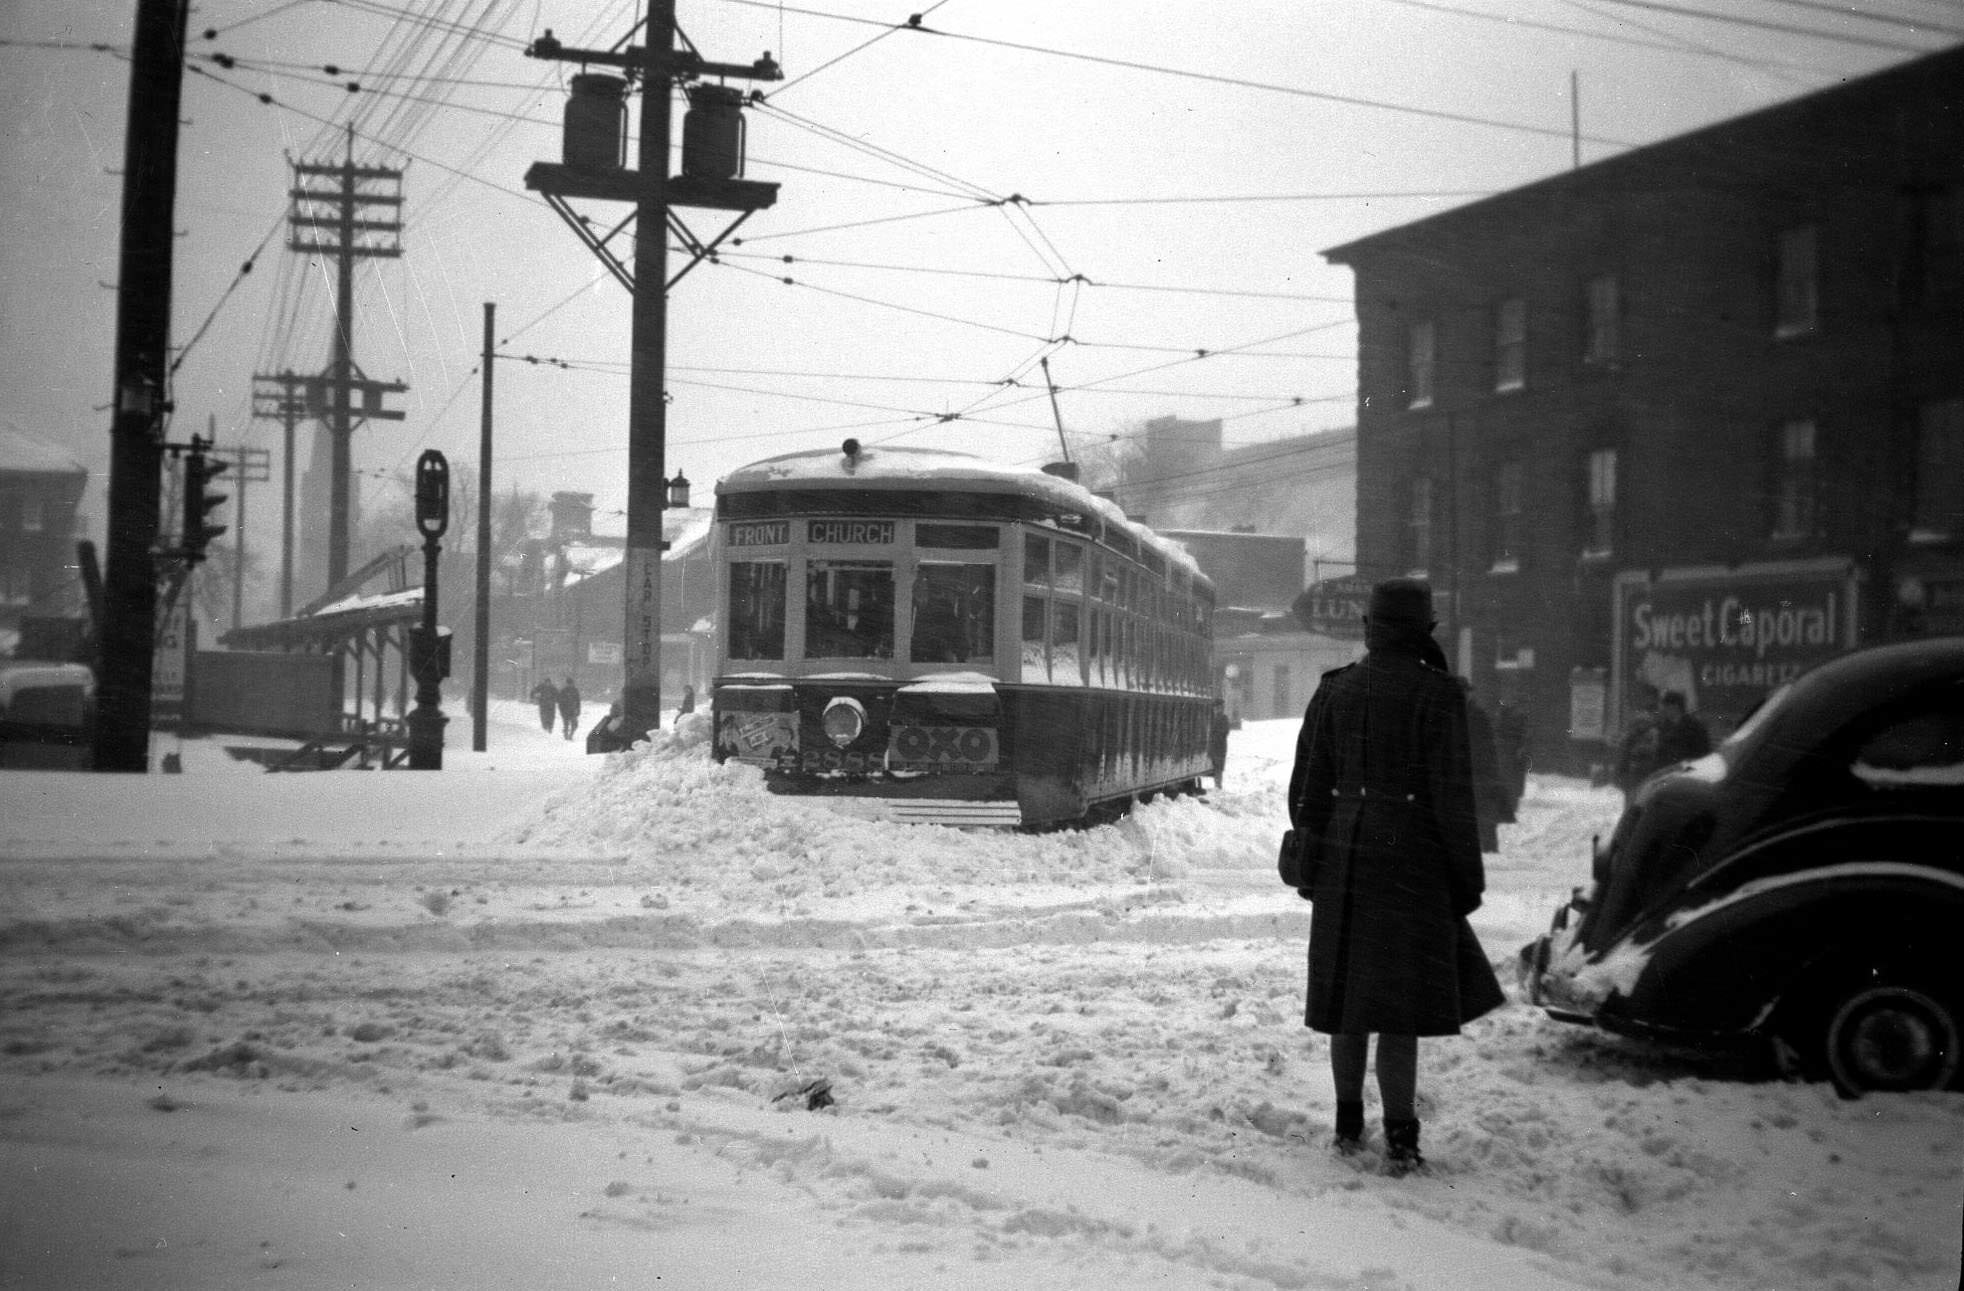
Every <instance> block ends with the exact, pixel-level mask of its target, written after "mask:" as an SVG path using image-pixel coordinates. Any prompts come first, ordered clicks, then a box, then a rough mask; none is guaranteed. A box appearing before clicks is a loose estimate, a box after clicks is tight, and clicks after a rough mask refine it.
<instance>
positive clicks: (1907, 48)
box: [1601, 0, 1964, 54]
mask: <svg viewBox="0 0 1964 1291" xmlns="http://www.w3.org/2000/svg"><path fill="white" fill-rule="evenodd" d="M1601 3H1603V4H1613V5H1622V6H1625V7H1626V8H1631V9H1646V10H1649V11H1651V12H1652V13H1668V14H1674V15H1676V16H1677V17H1680V18H1695V19H1698V20H1699V21H1701V22H1715V23H1723V24H1727V25H1730V26H1735V27H1747V28H1750V29H1752V30H1754V31H1771V32H1777V33H1779V34H1780V35H1783V36H1804V37H1810V38H1812V39H1814V40H1825V41H1831V42H1834V43H1836V44H1843V45H1859V46H1861V47H1863V48H1866V49H1886V50H1890V51H1891V52H1894V53H1898V54H1928V53H1931V52H1933V51H1932V49H1931V48H1929V47H1927V46H1923V45H1906V44H1904V43H1903V42H1901V41H1898V40H1883V39H1881V38H1880V37H1869V36H1850V35H1843V34H1841V33H1839V32H1832V31H1822V30H1821V29H1820V28H1818V27H1801V26H1797V25H1795V24H1793V23H1786V22H1772V21H1770V20H1767V19H1762V18H1750V17H1747V16H1746V15H1744V14H1737V13H1719V12H1716V11H1714V10H1711V9H1696V8H1693V7H1692V6H1690V5H1677V4H1665V3H1662V0H1601ZM1954 34H1964V33H1954Z"/></svg>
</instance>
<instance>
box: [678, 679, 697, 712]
mask: <svg viewBox="0 0 1964 1291" xmlns="http://www.w3.org/2000/svg"><path fill="white" fill-rule="evenodd" d="M695 711H696V688H695V687H694V686H684V687H682V702H681V703H680V704H678V705H676V707H675V715H676V716H677V717H680V716H682V714H684V713H693V712H695Z"/></svg>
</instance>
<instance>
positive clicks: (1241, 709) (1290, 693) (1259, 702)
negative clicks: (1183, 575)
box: [1157, 529, 1363, 721]
mask: <svg viewBox="0 0 1964 1291" xmlns="http://www.w3.org/2000/svg"><path fill="white" fill-rule="evenodd" d="M1157 532H1159V533H1160V535H1161V536H1163V537H1166V538H1171V539H1172V540H1173V541H1175V542H1177V543H1179V544H1180V545H1181V546H1183V547H1185V548H1186V549H1187V551H1188V552H1189V553H1191V554H1192V556H1193V558H1194V561H1195V563H1197V564H1198V565H1199V566H1200V568H1201V571H1202V572H1203V573H1205V574H1206V575H1207V576H1208V577H1209V578H1211V579H1213V580H1214V593H1215V610H1214V675H1215V677H1216V678H1217V684H1218V686H1219V687H1220V692H1219V693H1220V695H1221V697H1222V698H1224V699H1226V700H1227V704H1228V711H1229V712H1230V713H1232V714H1233V715H1235V716H1236V717H1239V718H1241V719H1242V720H1243V721H1264V720H1267V719H1270V718H1295V717H1301V716H1302V713H1303V709H1304V708H1305V707H1307V706H1308V704H1309V697H1310V695H1312V694H1313V693H1315V690H1316V683H1317V680H1318V679H1319V678H1320V677H1321V676H1322V675H1323V673H1324V672H1326V671H1328V670H1329V669H1331V668H1336V667H1341V666H1342V665H1344V664H1346V663H1349V662H1351V661H1352V660H1353V659H1355V658H1356V657H1357V656H1358V655H1359V654H1360V653H1361V652H1362V645H1363V643H1362V639H1361V637H1360V638H1358V639H1356V640H1351V639H1348V638H1345V637H1339V636H1334V635H1331V634H1329V633H1325V632H1319V631H1312V630H1311V629H1310V627H1309V626H1308V625H1307V624H1305V623H1303V622H1302V621H1301V620H1300V619H1299V618H1297V616H1296V615H1295V614H1294V613H1293V612H1292V607H1293V606H1294V605H1295V603H1296V601H1297V599H1298V598H1299V597H1301V596H1302V594H1303V588H1304V564H1305V557H1304V542H1303V539H1301V538H1299V537H1288V536H1284V535H1279V534H1261V533H1248V532H1241V531H1233V530H1230V531H1227V532H1220V531H1212V530H1196V529H1161V530H1158V531H1157Z"/></svg>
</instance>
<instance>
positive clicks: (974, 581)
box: [907, 562, 996, 663]
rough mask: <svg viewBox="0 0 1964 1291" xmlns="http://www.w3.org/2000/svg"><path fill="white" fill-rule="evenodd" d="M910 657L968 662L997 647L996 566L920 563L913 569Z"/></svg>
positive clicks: (989, 655) (917, 660) (984, 656)
mask: <svg viewBox="0 0 1964 1291" xmlns="http://www.w3.org/2000/svg"><path fill="white" fill-rule="evenodd" d="M907 653H908V657H909V658H911V659H912V660H913V661H914V662H915V663H969V662H972V661H975V660H981V659H991V658H994V657H995V653H996V567H995V566H994V565H939V564H928V563H925V562H924V563H922V565H921V567H920V569H919V570H918V571H917V572H916V573H915V575H914V631H913V634H912V638H911V640H910V641H909V642H908V646H907Z"/></svg>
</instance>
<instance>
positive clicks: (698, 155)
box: [525, 0, 783, 741]
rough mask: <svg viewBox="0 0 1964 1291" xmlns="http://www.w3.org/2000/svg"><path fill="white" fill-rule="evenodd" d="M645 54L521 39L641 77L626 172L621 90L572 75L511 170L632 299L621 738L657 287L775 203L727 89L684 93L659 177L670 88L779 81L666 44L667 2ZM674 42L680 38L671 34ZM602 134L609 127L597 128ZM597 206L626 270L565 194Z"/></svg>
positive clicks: (650, 485)
mask: <svg viewBox="0 0 1964 1291" xmlns="http://www.w3.org/2000/svg"><path fill="white" fill-rule="evenodd" d="M646 25H647V40H648V43H647V45H646V47H645V48H644V47H642V46H636V45H629V46H627V47H626V48H625V49H623V48H621V45H620V43H616V45H615V47H614V48H612V49H605V50H600V49H568V48H566V47H564V46H562V45H561V44H560V43H559V42H558V41H557V40H555V39H554V38H553V35H552V32H551V30H550V29H548V30H547V31H546V33H545V34H544V35H543V36H541V37H540V38H539V39H538V40H536V41H534V42H533V43H532V45H531V47H530V48H528V49H527V50H526V51H525V53H526V56H527V57H530V58H539V59H549V60H552V61H556V62H565V63H579V64H581V65H583V66H600V67H617V68H620V69H621V70H622V71H624V72H626V73H627V74H628V75H629V76H630V77H632V76H636V75H638V76H639V78H640V81H641V139H640V147H639V152H638V167H639V169H638V170H635V171H629V170H626V169H624V168H623V167H622V165H621V156H622V155H623V153H624V149H622V148H621V147H620V141H619V139H618V131H619V129H620V124H619V123H620V120H621V113H620V108H619V106H618V105H617V102H616V100H617V99H618V96H619V94H620V92H621V90H623V89H625V85H624V84H623V82H622V81H620V80H619V79H618V78H614V77H609V76H596V75H591V74H585V75H581V76H576V77H574V78H573V90H574V97H573V100H572V102H571V103H570V104H569V105H568V108H567V113H566V134H565V143H564V153H563V156H564V159H565V164H563V165H552V164H549V163H544V162H541V163H538V164H536V165H534V166H532V167H531V168H530V169H529V170H527V171H526V173H525V184H526V187H528V188H531V189H533V190H535V191H537V192H539V193H541V194H543V195H544V196H545V199H546V202H547V204H548V205H549V206H551V207H552V209H553V210H554V211H555V212H557V213H558V215H559V216H560V218H561V219H563V220H564V221H565V222H566V224H567V226H568V227H569V228H571V229H572V230H573V232H574V233H575V234H576V235H577V236H579V238H580V239H581V241H583V242H585V243H586V245H587V247H588V248H589V249H590V250H592V251H593V252H594V254H595V255H597V256H599V257H600V259H601V261H602V262H603V263H604V264H606V266H607V267H608V269H609V270H610V271H611V272H612V273H613V275H614V277H615V278H616V279H618V280H619V281H620V282H622V283H623V284H626V285H628V286H629V288H630V290H631V291H632V292H633V296H634V307H633V310H634V312H633V335H632V340H631V343H630V352H631V370H630V376H629V384H628V413H627V421H628V444H627V551H626V553H625V561H624V566H625V572H626V576H627V577H626V585H627V604H626V607H625V609H626V616H625V617H626V631H625V633H624V634H623V644H624V647H625V651H624V654H625V658H624V664H625V670H626V677H625V680H624V684H623V685H622V687H621V717H622V721H623V724H624V725H623V730H624V731H625V733H626V736H627V738H628V739H629V740H630V741H633V740H638V739H642V738H644V737H646V736H647V735H648V733H649V732H652V731H654V730H655V729H656V728H657V727H659V726H660V725H661V556H662V550H663V548H664V547H666V546H667V544H666V542H664V541H663V538H662V513H663V511H664V510H665V509H666V503H667V499H668V491H669V484H668V481H667V480H666V479H665V478H664V473H665V469H666V468H665V466H664V463H663V460H662V459H663V454H664V452H665V448H666V440H667V433H668V423H667V407H666V395H665V392H664V390H663V388H662V387H663V378H664V374H665V369H666V366H667V362H668V289H669V288H670V287H672V286H674V284H675V282H676V281H678V280H679V279H680V278H681V277H682V275H683V274H686V273H687V272H688V271H689V270H690V269H692V268H694V267H695V266H696V265H697V264H699V263H701V262H702V260H704V259H705V258H707V257H709V256H712V255H713V254H714V253H715V250H716V248H717V247H718V246H719V245H721V243H722V241H723V239H725V238H727V237H729V235H730V234H731V233H733V232H735V231H736V229H737V227H738V226H739V225H741V224H742V223H743V222H744V221H745V220H747V219H748V218H750V216H751V214H752V213H754V212H755V211H758V210H761V209H763V208H765V207H768V206H771V205H773V204H774V203H775V202H776V201H777V185H776V184H765V183H756V182H752V181H749V180H745V179H741V178H739V176H740V175H741V174H742V172H743V145H742V137H743V136H742V129H743V121H742V111H741V109H742V104H743V95H742V92H741V91H738V90H734V89H730V88H728V87H725V86H721V85H710V86H700V85H699V86H692V87H691V89H690V102H691V107H690V111H689V119H688V120H687V121H686V122H685V123H684V128H683V156H682V174H681V175H680V176H677V177H670V175H669V173H668V154H669V142H670V134H671V128H672V125H673V122H672V120H671V114H670V110H669V93H670V88H671V87H672V86H673V85H674V84H676V83H677V82H683V83H687V82H690V81H693V80H695V78H697V77H699V76H702V75H705V74H707V75H712V76H718V77H725V78H738V79H748V80H771V81H774V80H778V79H780V78H781V77H782V75H783V73H782V72H780V71H779V69H778V66H777V64H776V63H774V62H772V61H771V57H770V55H769V54H768V53H766V54H765V55H764V57H762V58H760V59H758V60H757V61H756V62H755V63H751V64H749V65H743V64H736V63H711V62H707V61H705V60H704V59H703V58H702V56H701V55H700V54H698V53H697V52H696V51H695V49H694V48H693V47H690V48H688V49H683V50H678V49H676V48H675V35H676V33H675V0H650V3H649V6H648V16H647V20H646ZM685 43H686V40H685ZM610 128H611V130H612V132H613V133H611V134H610V133H609V130H610ZM570 197H581V198H598V199H600V200H603V201H625V202H632V203H633V204H634V208H635V214H634V221H635V226H634V266H633V269H632V270H631V271H630V270H629V269H628V267H627V266H625V265H623V264H622V263H621V262H620V259H619V257H617V256H615V255H614V254H613V253H612V251H610V250H609V248H608V247H607V242H608V241H609V240H610V239H611V238H612V234H609V235H608V236H607V237H604V238H603V237H599V236H597V235H595V234H594V232H593V231H592V227H591V226H590V225H589V224H588V223H587V222H586V221H584V220H582V219H581V218H580V217H579V216H577V215H576V214H574V213H573V211H572V208H571V207H570V206H569V205H568V204H567V201H566V199H567V198H570ZM678 206H700V207H707V208H710V209H714V210H722V211H732V212H736V213H737V218H736V219H735V220H734V221H733V222H732V223H731V224H730V225H729V227H728V228H726V229H724V231H723V232H722V233H721V234H719V235H718V236H716V237H714V238H711V239H709V240H707V241H704V240H702V239H699V238H697V237H696V236H695V235H694V234H693V233H692V232H691V231H690V230H689V228H688V226H687V225H686V224H684V223H683V222H682V221H681V219H680V218H679V217H678V216H677V214H676V212H675V209H674V208H676V207H678ZM671 227H672V228H673V229H674V230H675V231H676V233H677V234H678V235H679V236H680V237H681V238H682V240H683V242H684V243H685V245H687V246H688V248H689V250H690V251H691V252H692V258H691V259H690V261H689V263H688V264H687V265H685V266H684V267H683V268H682V270H681V272H680V273H677V274H676V276H675V278H673V279H671V278H669V276H668V231H669V229H670V228H671Z"/></svg>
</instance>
